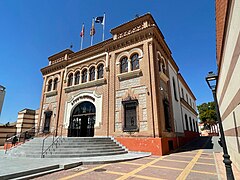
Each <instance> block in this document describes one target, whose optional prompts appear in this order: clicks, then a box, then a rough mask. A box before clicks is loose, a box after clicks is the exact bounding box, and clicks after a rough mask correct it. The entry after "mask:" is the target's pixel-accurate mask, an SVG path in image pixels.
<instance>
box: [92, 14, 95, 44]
mask: <svg viewBox="0 0 240 180" xmlns="http://www.w3.org/2000/svg"><path fill="white" fill-rule="evenodd" d="M94 28H95V27H94V18H93V19H92V28H91V31H92V34H91V46H92V45H93V36H94V32H93V31H95V30H94Z"/></svg>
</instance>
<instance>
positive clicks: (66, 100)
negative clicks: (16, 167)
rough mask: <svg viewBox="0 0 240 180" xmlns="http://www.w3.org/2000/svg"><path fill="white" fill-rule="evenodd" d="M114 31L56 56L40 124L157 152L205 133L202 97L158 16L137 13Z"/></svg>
mask: <svg viewBox="0 0 240 180" xmlns="http://www.w3.org/2000/svg"><path fill="white" fill-rule="evenodd" d="M111 34H112V38H111V39H108V40H105V41H103V42H101V43H99V44H96V45H93V46H91V47H88V48H86V49H83V50H81V51H78V52H73V51H72V50H70V49H66V50H63V51H61V52H59V53H57V54H54V55H52V56H50V57H49V58H48V60H49V65H48V66H46V67H44V68H42V69H41V72H42V75H43V80H44V81H43V88H42V95H41V104H40V108H39V111H38V112H39V115H38V120H37V122H36V126H37V130H38V131H39V132H42V133H48V132H52V131H54V130H55V129H56V135H60V134H63V135H64V136H68V137H94V136H95V137H96V136H111V137H114V138H115V139H116V140H117V141H119V142H120V143H121V144H123V145H124V146H126V147H127V148H128V149H129V150H134V151H148V152H152V153H153V154H157V155H162V154H165V153H167V152H168V151H170V150H173V149H174V148H176V147H177V146H179V145H182V144H184V143H186V142H187V141H189V140H190V139H192V138H193V137H196V136H198V124H197V113H196V98H195V96H194V94H193V93H192V91H191V89H190V88H189V86H188V85H187V83H186V82H185V80H184V78H183V76H182V75H181V74H180V73H179V68H178V66H177V64H176V62H175V61H174V59H173V57H172V55H171V54H172V53H171V51H170V49H169V47H168V45H167V44H166V42H165V40H164V36H163V34H162V33H161V31H160V29H159V28H158V26H157V24H156V22H155V20H154V19H153V17H152V16H151V15H150V14H146V15H143V16H141V17H138V18H135V19H133V20H131V21H129V22H127V23H125V24H122V25H120V26H118V27H116V28H113V29H112V30H111Z"/></svg>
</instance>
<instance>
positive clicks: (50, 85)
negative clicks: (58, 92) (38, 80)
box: [47, 79, 52, 92]
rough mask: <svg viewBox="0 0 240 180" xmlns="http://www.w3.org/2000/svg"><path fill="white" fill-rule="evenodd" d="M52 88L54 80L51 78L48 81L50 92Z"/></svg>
mask: <svg viewBox="0 0 240 180" xmlns="http://www.w3.org/2000/svg"><path fill="white" fill-rule="evenodd" d="M51 90H52V80H51V79H50V80H49V81H48V88H47V91H48V92H49V91H51Z"/></svg>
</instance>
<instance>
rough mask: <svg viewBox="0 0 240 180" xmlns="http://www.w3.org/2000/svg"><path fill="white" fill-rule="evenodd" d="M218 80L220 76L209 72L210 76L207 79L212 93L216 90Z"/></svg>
mask: <svg viewBox="0 0 240 180" xmlns="http://www.w3.org/2000/svg"><path fill="white" fill-rule="evenodd" d="M217 78H218V76H217V75H216V74H214V73H213V72H212V71H211V72H208V75H207V76H206V78H205V79H206V81H207V84H208V86H209V88H210V89H211V90H212V91H214V90H215V89H216V84H217Z"/></svg>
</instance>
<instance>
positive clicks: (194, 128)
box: [192, 119, 196, 132]
mask: <svg viewBox="0 0 240 180" xmlns="http://www.w3.org/2000/svg"><path fill="white" fill-rule="evenodd" d="M192 122H193V131H195V132H196V126H195V125H196V124H195V121H194V119H192Z"/></svg>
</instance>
